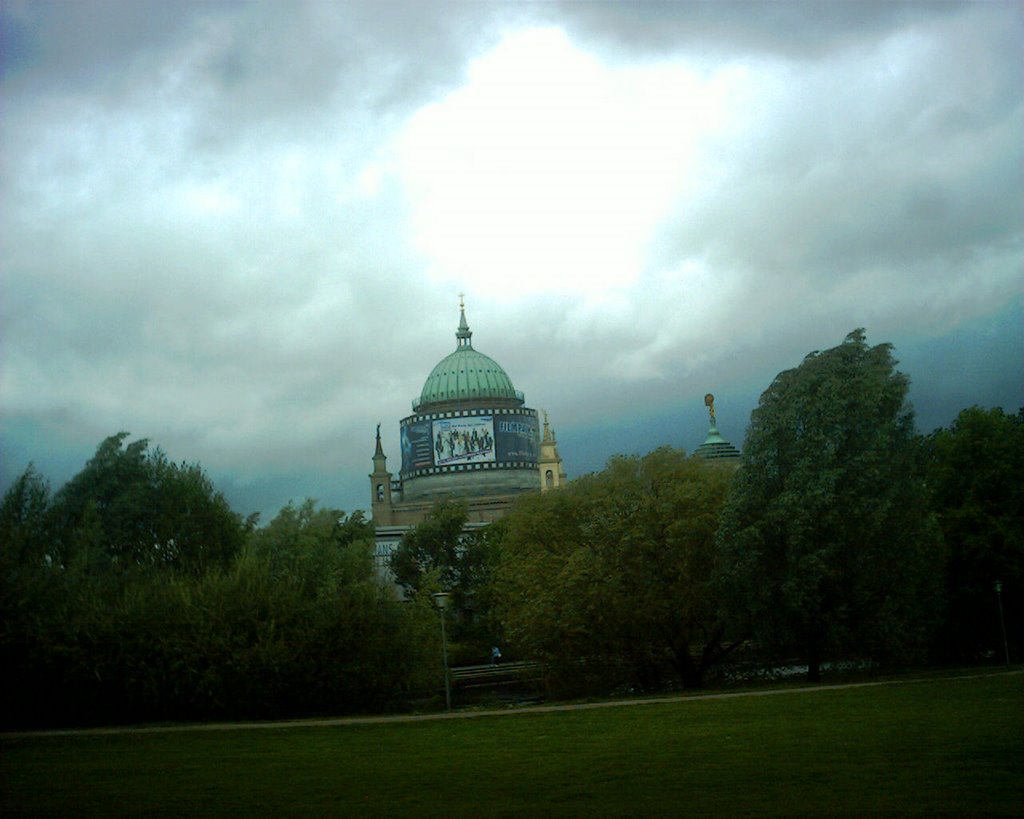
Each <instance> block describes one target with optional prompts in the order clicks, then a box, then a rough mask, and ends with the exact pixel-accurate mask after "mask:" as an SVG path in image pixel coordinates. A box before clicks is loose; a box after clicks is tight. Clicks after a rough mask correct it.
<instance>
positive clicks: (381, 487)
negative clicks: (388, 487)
mask: <svg viewBox="0 0 1024 819" xmlns="http://www.w3.org/2000/svg"><path fill="white" fill-rule="evenodd" d="M377 500H379V501H382V500H384V484H382V483H379V484H377Z"/></svg>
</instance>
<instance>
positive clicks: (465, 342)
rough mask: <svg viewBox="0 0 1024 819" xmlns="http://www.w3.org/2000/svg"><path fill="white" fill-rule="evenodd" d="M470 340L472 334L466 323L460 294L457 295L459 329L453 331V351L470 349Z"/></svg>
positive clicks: (462, 296)
mask: <svg viewBox="0 0 1024 819" xmlns="http://www.w3.org/2000/svg"><path fill="white" fill-rule="evenodd" d="M472 339H473V333H472V331H471V330H470V329H469V324H468V323H467V322H466V302H465V296H464V295H463V294H462V293H459V329H458V330H456V331H455V342H456V344H455V349H457V350H461V349H462V348H463V347H467V348H469V349H472V347H473V341H472Z"/></svg>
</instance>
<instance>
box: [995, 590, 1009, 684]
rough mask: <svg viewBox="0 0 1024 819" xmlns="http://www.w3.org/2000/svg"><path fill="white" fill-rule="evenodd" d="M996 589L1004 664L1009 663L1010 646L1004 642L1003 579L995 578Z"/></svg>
mask: <svg viewBox="0 0 1024 819" xmlns="http://www.w3.org/2000/svg"><path fill="white" fill-rule="evenodd" d="M993 585H994V586H995V589H996V602H997V603H998V604H999V628H1000V629H1001V630H1002V632H1003V656H1004V657H1005V658H1006V664H1007V665H1009V664H1010V648H1009V646H1008V645H1007V644H1006V621H1005V620H1003V581H1002V580H997V581H996V582H995V583H994V584H993Z"/></svg>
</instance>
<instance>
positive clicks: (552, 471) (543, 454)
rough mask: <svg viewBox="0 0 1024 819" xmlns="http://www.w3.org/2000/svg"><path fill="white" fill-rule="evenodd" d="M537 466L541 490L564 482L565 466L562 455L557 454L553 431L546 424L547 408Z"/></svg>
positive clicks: (555, 487) (546, 489)
mask: <svg viewBox="0 0 1024 819" xmlns="http://www.w3.org/2000/svg"><path fill="white" fill-rule="evenodd" d="M537 466H539V467H540V491H541V492H547V491H548V490H549V489H557V488H558V487H560V486H562V484H564V483H565V482H566V477H565V466H564V465H563V464H562V456H561V455H559V454H558V442H557V441H555V431H554V430H553V429H551V425H550V424H548V413H547V410H545V411H544V433H543V435H542V437H541V439H540V457H539V458H537Z"/></svg>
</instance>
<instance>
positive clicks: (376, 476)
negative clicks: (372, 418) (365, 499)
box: [370, 424, 392, 526]
mask: <svg viewBox="0 0 1024 819" xmlns="http://www.w3.org/2000/svg"><path fill="white" fill-rule="evenodd" d="M370 497H371V498H372V500H371V503H370V509H371V511H372V514H373V522H374V523H375V524H376V525H377V526H389V525H391V523H392V520H391V518H392V505H391V473H390V472H388V459H387V456H386V455H385V454H384V449H383V447H382V446H381V445H380V424H377V449H376V450H375V451H374V453H373V472H372V473H371V474H370Z"/></svg>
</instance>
